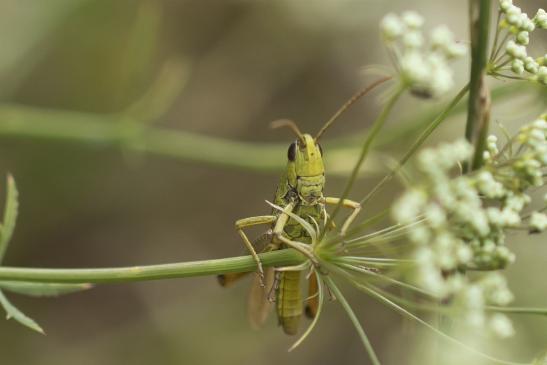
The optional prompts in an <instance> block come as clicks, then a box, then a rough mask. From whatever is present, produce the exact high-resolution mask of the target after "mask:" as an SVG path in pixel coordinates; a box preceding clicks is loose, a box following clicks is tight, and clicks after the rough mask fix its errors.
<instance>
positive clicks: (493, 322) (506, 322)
mask: <svg viewBox="0 0 547 365" xmlns="http://www.w3.org/2000/svg"><path fill="white" fill-rule="evenodd" d="M488 325H489V327H490V329H491V330H492V332H493V333H494V334H495V335H496V336H499V337H501V338H507V337H511V336H513V335H514V334H515V330H514V329H513V324H512V323H511V320H510V319H509V318H507V316H505V315H504V314H501V313H495V314H493V315H492V317H491V318H490V321H489V323H488Z"/></svg>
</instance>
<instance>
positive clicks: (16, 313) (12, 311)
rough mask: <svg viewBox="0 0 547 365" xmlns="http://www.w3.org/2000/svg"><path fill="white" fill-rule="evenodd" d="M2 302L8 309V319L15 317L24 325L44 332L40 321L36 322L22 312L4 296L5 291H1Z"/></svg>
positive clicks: (0, 301)
mask: <svg viewBox="0 0 547 365" xmlns="http://www.w3.org/2000/svg"><path fill="white" fill-rule="evenodd" d="M0 304H2V307H4V309H5V310H6V314H7V315H6V319H10V318H13V319H15V320H16V321H17V322H19V323H21V324H22V325H23V326H26V327H28V328H30V329H31V330H34V331H36V332H39V333H41V334H44V330H43V329H42V327H40V325H38V323H36V322H35V321H34V320H33V319H32V318H30V317H27V316H26V315H25V314H24V313H23V312H21V311H20V310H19V309H17V308H16V307H15V306H14V305H13V304H11V303H10V302H9V300H8V298H6V297H5V296H4V293H2V292H1V291H0Z"/></svg>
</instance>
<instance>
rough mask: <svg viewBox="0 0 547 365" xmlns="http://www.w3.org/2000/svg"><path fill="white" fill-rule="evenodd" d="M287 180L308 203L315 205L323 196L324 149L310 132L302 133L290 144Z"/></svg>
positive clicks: (304, 202) (305, 202) (304, 201)
mask: <svg viewBox="0 0 547 365" xmlns="http://www.w3.org/2000/svg"><path fill="white" fill-rule="evenodd" d="M287 173H288V174H287V180H288V181H287V182H288V184H289V185H290V186H291V187H292V188H293V189H295V190H296V192H297V194H298V196H299V198H300V200H301V201H302V203H303V204H306V205H315V204H317V203H319V202H320V200H321V199H322V198H323V188H324V186H325V167H324V165H323V151H322V149H321V146H320V145H319V143H317V142H316V141H315V140H314V138H313V137H312V136H311V135H309V134H302V135H301V137H300V138H298V139H297V140H296V141H295V142H293V143H292V144H291V145H290V146H289V151H288V165H287Z"/></svg>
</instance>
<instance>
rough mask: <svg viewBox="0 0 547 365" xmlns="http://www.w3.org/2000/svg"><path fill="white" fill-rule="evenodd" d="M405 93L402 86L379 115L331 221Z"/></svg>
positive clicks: (364, 143)
mask: <svg viewBox="0 0 547 365" xmlns="http://www.w3.org/2000/svg"><path fill="white" fill-rule="evenodd" d="M404 91H405V88H404V87H402V86H399V87H398V89H397V90H396V91H395V93H394V94H393V95H392V96H391V98H390V99H389V100H388V102H387V103H386V105H385V106H384V109H382V112H381V113H380V115H378V118H376V120H375V121H374V123H373V124H372V128H371V129H370V131H369V132H368V134H367V137H366V138H365V141H364V142H363V146H362V148H361V153H360V155H359V159H358V160H357V162H356V163H355V166H354V167H353V171H352V172H351V175H350V177H349V179H348V182H347V184H346V187H345V188H344V191H343V192H342V195H341V196H340V202H339V203H338V204H337V205H336V207H335V208H334V210H333V212H332V214H331V216H330V218H329V220H330V221H333V220H334V218H335V217H336V214H338V212H339V211H340V208H341V207H342V202H343V201H344V199H346V198H347V197H348V195H349V192H350V191H351V188H352V187H353V183H354V182H355V179H356V178H357V175H358V174H359V171H360V170H361V165H362V164H363V162H365V159H366V157H367V155H368V152H369V150H370V146H371V145H372V142H374V140H375V139H376V137H377V136H378V133H380V130H381V129H382V127H383V126H384V123H385V121H386V119H387V117H388V116H389V114H390V112H391V110H392V109H393V107H394V106H395V103H396V102H397V100H399V97H400V96H401V95H402V93H403V92H404Z"/></svg>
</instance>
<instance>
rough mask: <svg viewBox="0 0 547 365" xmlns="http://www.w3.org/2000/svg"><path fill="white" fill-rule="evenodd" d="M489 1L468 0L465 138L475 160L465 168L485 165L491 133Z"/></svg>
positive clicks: (469, 168) (467, 169)
mask: <svg viewBox="0 0 547 365" xmlns="http://www.w3.org/2000/svg"><path fill="white" fill-rule="evenodd" d="M490 8H491V1H490V0H469V19H470V34H471V79H470V81H469V102H468V112H467V124H466V127H465V137H466V138H467V140H468V141H469V142H470V143H472V144H473V145H474V146H475V154H474V156H473V158H472V161H471V162H470V163H469V164H466V166H465V170H466V171H470V170H471V169H475V168H478V167H479V166H480V165H481V164H482V152H483V150H484V148H485V144H486V142H485V141H486V136H487V134H488V121H489V119H490V91H489V90H488V88H487V85H486V81H485V75H486V63H487V57H488V32H489V27H490Z"/></svg>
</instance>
